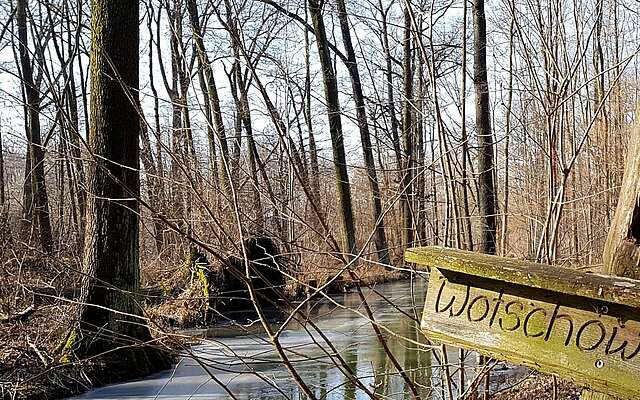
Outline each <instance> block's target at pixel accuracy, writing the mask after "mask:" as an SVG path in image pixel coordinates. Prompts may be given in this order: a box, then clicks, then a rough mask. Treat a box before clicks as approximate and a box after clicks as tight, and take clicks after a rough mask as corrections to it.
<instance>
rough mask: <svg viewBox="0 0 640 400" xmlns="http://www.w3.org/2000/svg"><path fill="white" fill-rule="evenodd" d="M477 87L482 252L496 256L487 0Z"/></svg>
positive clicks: (480, 5) (476, 36) (477, 51)
mask: <svg viewBox="0 0 640 400" xmlns="http://www.w3.org/2000/svg"><path fill="white" fill-rule="evenodd" d="M473 42H474V43H473V47H474V82H473V83H474V86H475V91H476V134H477V136H478V146H479V154H478V209H479V212H480V229H481V231H480V241H479V243H478V246H479V250H480V251H481V252H483V253H486V254H495V253H496V214H497V210H496V186H495V182H494V173H493V169H494V165H493V146H494V144H493V133H492V132H491V115H490V113H491V111H490V109H489V106H490V104H489V83H488V79H487V22H486V19H485V15H484V0H475V2H474V3H473Z"/></svg>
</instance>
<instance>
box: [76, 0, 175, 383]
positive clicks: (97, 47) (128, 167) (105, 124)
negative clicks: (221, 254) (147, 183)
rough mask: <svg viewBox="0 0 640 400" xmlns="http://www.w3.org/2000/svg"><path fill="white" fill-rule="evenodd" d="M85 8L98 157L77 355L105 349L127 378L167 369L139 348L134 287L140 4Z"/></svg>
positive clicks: (101, 0)
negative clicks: (89, 15) (88, 19)
mask: <svg viewBox="0 0 640 400" xmlns="http://www.w3.org/2000/svg"><path fill="white" fill-rule="evenodd" d="M91 6H92V10H91V11H92V19H91V117H92V118H91V121H90V125H91V126H90V129H89V138H88V142H89V148H90V149H91V151H92V152H93V153H94V154H95V156H96V157H95V158H94V160H93V163H91V164H90V166H89V168H88V174H87V188H88V192H89V194H90V196H89V197H88V199H87V200H88V201H87V207H88V208H87V222H86V235H85V254H84V272H85V275H84V277H85V278H84V279H83V285H82V293H81V299H82V304H83V306H82V308H81V310H80V330H81V332H82V335H78V336H79V338H80V346H79V347H78V350H79V351H78V354H79V355H81V356H85V357H86V356H95V355H98V354H102V353H103V352H105V351H108V352H109V353H108V355H107V356H106V357H107V358H108V359H109V360H110V361H111V362H113V363H115V364H117V365H118V366H122V368H123V370H127V372H128V373H134V374H137V375H144V374H148V373H149V372H151V371H154V370H158V369H161V368H164V367H167V366H168V364H167V362H166V361H165V360H164V358H163V357H161V354H160V353H159V352H158V351H156V350H152V349H151V348H148V347H144V346H142V347H138V346H139V345H140V344H145V343H147V342H149V341H150V340H152V338H151V334H150V332H149V328H148V327H147V324H146V321H145V320H144V319H143V318H142V309H141V307H140V302H139V299H137V298H136V294H137V292H138V291H139V286H140V265H139V230H140V227H139V217H138V212H139V208H138V202H137V200H136V199H137V198H138V197H139V194H140V178H139V172H138V169H139V163H140V154H139V146H138V141H139V138H140V116H139V112H140V109H139V99H138V83H139V57H140V54H139V49H138V46H139V19H138V18H139V9H138V6H139V2H138V1H135V0H93V1H92V3H91ZM116 76H117V77H118V79H113V78H112V77H116ZM132 198H135V199H132ZM128 346H136V347H128ZM128 376H130V375H128Z"/></svg>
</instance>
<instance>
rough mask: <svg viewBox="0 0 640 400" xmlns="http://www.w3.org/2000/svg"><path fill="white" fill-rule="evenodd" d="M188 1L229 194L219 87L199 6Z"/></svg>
mask: <svg viewBox="0 0 640 400" xmlns="http://www.w3.org/2000/svg"><path fill="white" fill-rule="evenodd" d="M186 1H187V11H188V13H189V22H190V24H191V30H192V32H193V40H194V42H195V47H196V54H197V56H198V64H199V68H200V69H202V70H203V71H204V78H205V83H206V88H204V89H205V90H206V91H207V95H208V97H209V101H210V102H211V112H212V113H213V121H214V129H215V131H216V135H217V136H218V140H219V141H220V150H221V152H222V160H221V162H220V181H221V186H222V189H223V193H225V194H227V195H228V191H229V184H230V181H229V180H230V174H229V167H230V166H229V162H230V160H229V146H228V144H227V138H226V133H225V129H224V123H223V121H222V111H221V110H220V97H219V96H218V88H217V86H216V81H215V79H214V76H213V71H212V69H211V63H210V62H209V57H208V56H207V52H206V50H205V47H204V41H203V39H202V29H201V27H200V17H199V14H198V6H197V5H196V2H195V0H186Z"/></svg>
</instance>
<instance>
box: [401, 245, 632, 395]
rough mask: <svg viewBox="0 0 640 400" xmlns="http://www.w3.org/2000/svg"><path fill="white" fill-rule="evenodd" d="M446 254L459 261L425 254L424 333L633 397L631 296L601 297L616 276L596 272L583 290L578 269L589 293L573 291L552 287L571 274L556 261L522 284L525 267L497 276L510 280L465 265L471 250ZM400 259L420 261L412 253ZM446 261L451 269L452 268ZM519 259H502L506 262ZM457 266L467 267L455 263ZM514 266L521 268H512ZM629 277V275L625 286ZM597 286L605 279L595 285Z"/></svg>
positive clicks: (423, 251)
mask: <svg viewBox="0 0 640 400" xmlns="http://www.w3.org/2000/svg"><path fill="white" fill-rule="evenodd" d="M415 250H416V249H412V250H411V251H413V254H416V252H415ZM419 250H420V253H421V254H427V253H429V252H433V253H437V254H438V257H443V254H444V253H448V250H443V249H442V248H421V249H419ZM407 253H409V252H407ZM452 253H455V254H456V256H457V257H460V256H462V257H461V258H462V259H463V260H459V261H456V262H454V261H455V260H454V258H455V257H454V258H452V257H453V256H451V254H449V256H448V257H449V258H448V262H443V263H438V262H433V259H434V258H436V259H437V257H435V256H433V254H432V255H431V259H432V260H431V261H429V264H427V265H428V266H430V267H432V268H431V275H430V279H429V289H428V292H427V299H426V303H425V309H424V314H423V318H422V325H421V328H422V329H423V331H425V332H426V333H427V335H428V336H429V337H431V338H432V339H434V340H437V341H440V342H443V343H447V344H452V345H456V346H460V347H465V348H469V349H473V350H476V351H478V352H480V353H483V354H486V355H489V356H491V357H494V358H496V359H500V360H504V361H509V362H512V363H516V364H522V365H527V366H530V367H532V368H534V369H537V370H539V371H542V372H546V373H551V374H556V375H558V376H560V377H562V378H565V379H569V380H572V381H574V382H576V383H578V384H581V385H584V386H587V387H590V388H592V389H594V390H597V391H601V392H603V393H608V394H612V395H616V396H619V397H621V398H628V399H632V398H633V399H637V398H640V385H638V379H639V378H640V309H638V308H637V307H636V304H635V302H632V304H631V305H630V304H623V303H616V302H612V301H607V300H605V298H606V299H608V298H610V297H609V296H606V297H603V296H602V294H603V293H604V291H605V289H607V290H608V289H609V287H608V286H606V284H605V282H604V281H605V280H606V279H611V280H612V282H614V281H616V282H617V281H619V279H618V278H609V277H603V276H599V277H598V278H597V280H596V281H597V283H596V286H594V287H593V288H587V286H588V283H587V282H588V281H589V279H588V278H590V275H591V274H585V273H580V272H577V273H578V274H583V275H587V276H582V277H581V279H580V282H581V284H580V285H581V288H582V289H581V290H579V291H577V292H580V293H585V292H586V293H589V294H591V296H583V295H575V294H570V293H567V290H558V284H557V282H556V281H557V280H558V279H564V280H565V281H566V282H564V283H562V284H561V285H560V287H561V288H566V287H570V286H571V285H572V282H571V281H569V280H570V279H572V278H574V277H575V276H574V275H573V274H570V275H566V274H565V275H562V274H558V270H557V269H556V268H555V267H551V266H544V267H545V268H544V269H546V270H548V271H549V273H548V274H545V271H544V269H542V268H540V269H538V270H536V271H535V282H536V284H535V285H533V286H529V285H527V284H526V283H527V282H528V279H529V277H528V275H527V274H526V273H524V274H521V273H518V274H517V276H518V277H519V278H518V279H505V280H501V279H500V278H501V277H505V276H507V277H508V276H511V278H513V277H514V275H513V270H511V271H506V272H505V271H501V269H502V267H500V266H496V265H493V266H492V268H489V272H488V273H487V274H482V270H484V268H479V267H478V268H473V267H470V265H471V264H473V262H474V261H473V258H475V256H476V254H475V253H467V252H460V251H458V250H452ZM465 253H467V254H465ZM494 258H497V257H494ZM407 259H410V260H411V261H413V262H419V263H420V261H419V260H416V259H415V258H414V257H407ZM502 260H505V259H502ZM451 263H454V264H456V265H457V266H458V267H456V268H451V267H450V265H451ZM518 263H519V262H518V261H515V260H509V265H510V266H509V268H514V265H517V264H518ZM462 264H464V265H466V267H465V268H461V267H460V265H462ZM522 264H524V265H526V264H527V263H526V262H524V263H522ZM529 264H531V263H529ZM423 265H424V264H423ZM536 265H538V266H542V265H541V264H536ZM476 267H477V266H476ZM452 269H453V270H452ZM515 269H516V270H518V271H520V272H522V271H521V270H520V269H519V267H518V266H516V267H515ZM469 270H473V271H474V273H475V274H470V273H468V271H469ZM561 271H562V270H561ZM573 272H576V271H572V273H573ZM487 275H488V276H487ZM545 279H546V280H548V281H549V282H548V284H547V283H545ZM514 281H515V282H514ZM636 283H637V281H632V280H629V284H633V285H635V284H636ZM600 285H605V286H604V287H603V288H602V290H600V289H599V287H601V286H600ZM545 287H549V288H545ZM627 288H628V287H627ZM609 293H610V296H614V295H613V294H611V291H610V292H609ZM598 297H600V298H598Z"/></svg>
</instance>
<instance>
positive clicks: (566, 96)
mask: <svg viewBox="0 0 640 400" xmlns="http://www.w3.org/2000/svg"><path fill="white" fill-rule="evenodd" d="M639 14H640V5H639V3H638V2H635V1H630V0H587V1H585V2H584V3H583V2H578V1H575V0H469V1H467V0H430V1H427V0H294V1H290V0H142V1H140V0H91V1H90V2H87V1H82V0H76V1H72V0H5V1H3V2H2V3H0V104H1V106H0V107H1V112H0V396H1V397H2V398H6V399H26V398H33V399H49V398H63V397H65V396H71V395H76V394H79V393H81V392H85V391H87V390H90V389H92V388H94V387H98V386H101V385H104V384H109V383H114V382H121V381H125V380H129V379H132V378H139V377H144V376H147V375H149V374H151V373H154V372H157V371H161V370H166V369H169V368H171V366H172V365H174V371H178V372H176V375H177V376H181V375H180V372H179V371H182V370H181V369H180V368H182V361H179V360H182V359H188V360H191V362H192V365H193V366H194V367H193V368H196V367H197V368H200V369H201V370H202V371H201V372H199V374H200V375H198V376H199V377H200V378H202V379H203V382H207V385H209V384H211V385H212V386H215V387H216V389H207V390H211V392H206V393H207V394H208V396H209V397H207V398H243V399H244V398H246V399H249V398H265V399H270V398H273V399H281V398H282V399H284V398H291V399H293V398H296V399H298V398H300V399H302V398H305V399H306V398H309V399H316V398H318V399H320V398H329V399H356V398H357V399H360V398H363V399H364V398H405V397H406V398H414V399H434V400H435V399H449V400H454V399H473V398H484V399H489V398H495V399H502V398H504V399H523V400H524V399H530V398H536V399H547V398H548V399H554V400H555V399H578V398H580V390H579V388H578V387H577V386H574V384H572V383H569V382H566V381H564V380H558V379H557V378H556V377H555V376H554V377H550V376H547V375H544V374H538V373H532V372H530V371H529V370H523V369H521V368H520V367H513V366H511V365H506V364H505V365H503V364H501V363H499V362H498V361H497V360H494V359H493V358H491V357H485V356H483V355H480V354H476V353H475V352H472V351H468V350H463V349H458V348H454V347H451V346H448V345H447V346H445V345H437V344H434V343H432V342H431V341H430V340H429V339H428V338H427V337H424V335H421V333H420V328H419V326H420V321H421V316H420V315H421V312H422V304H424V297H425V293H426V287H427V284H426V282H427V281H428V279H429V274H428V273H427V272H428V268H426V269H425V268H424V267H422V268H421V267H419V266H416V265H415V264H414V263H412V262H408V261H406V260H405V251H406V250H407V249H411V248H416V247H421V246H443V247H448V248H454V249H460V250H466V251H474V252H479V253H484V254H489V255H498V256H502V257H510V258H514V259H519V260H526V261H528V262H532V263H537V264H547V265H548V266H549V268H555V267H563V268H571V269H576V270H579V271H587V272H602V271H603V270H604V271H605V272H609V273H610V274H611V275H626V276H631V277H633V278H638V277H640V273H639V272H640V271H638V270H637V259H634V260H635V261H632V264H633V263H635V264H633V265H632V266H633V268H629V269H624V268H622V269H617V270H616V269H615V268H613V267H611V265H612V263H613V264H615V263H616V262H617V261H611V260H612V259H615V257H614V256H611V254H610V253H611V252H610V251H609V250H607V249H608V248H611V243H612V241H613V240H614V239H613V238H612V233H611V232H613V231H615V232H622V231H624V232H623V233H622V234H623V235H627V236H625V237H626V238H627V239H628V240H631V241H633V242H634V243H636V244H637V243H638V241H639V239H638V237H640V236H638V235H640V234H639V233H637V232H640V230H638V229H640V228H638V226H637V225H638V224H640V221H636V219H637V216H636V208H637V207H638V202H637V197H635V198H634V197H633V196H634V195H635V194H637V192H634V191H633V190H634V189H633V188H634V186H633V185H634V184H636V183H634V182H635V181H633V182H632V178H631V177H629V178H627V177H626V175H625V162H626V163H627V169H628V170H631V169H633V168H637V166H636V165H635V164H634V163H633V162H632V161H633V160H634V158H633V157H632V156H633V155H634V153H633V152H634V151H635V150H634V149H635V147H634V146H633V144H632V143H633V138H634V133H633V132H634V131H633V128H634V120H635V119H636V105H637V104H638V95H639V89H640V85H639V82H640V81H639V74H640V59H639V58H638V57H637V54H638V52H639V51H640V28H639V24H638V22H639V21H640V16H639ZM638 134H640V133H638ZM638 140H640V139H638ZM627 151H629V156H628V157H627ZM639 151H640V150H639ZM638 159H640V154H639V155H638ZM628 174H629V175H630V174H631V173H630V172H628ZM623 176H624V177H625V182H627V181H628V183H625V184H624V185H623ZM639 176H640V172H639ZM621 187H625V188H626V189H624V190H621ZM625 196H626V197H625ZM619 197H620V199H621V200H620V203H619V202H618V199H619ZM623 199H624V200H623ZM634 199H635V200H634ZM616 205H618V211H616ZM623 205H624V207H627V209H629V210H632V212H630V213H629V215H628V218H627V219H626V220H625V221H627V222H624V221H622V220H621V218H623V217H617V215H618V213H620V212H621V211H620V210H621V207H622V206H623ZM625 223H627V225H624V224H625ZM614 228H615V229H614ZM608 235H609V236H610V237H609V238H608ZM603 249H605V253H604V254H605V255H604V257H603ZM607 251H609V253H607ZM634 254H635V253H634ZM612 257H613V258H612ZM616 260H617V259H616ZM552 266H553V267H552ZM632 270H633V271H632ZM634 275H637V276H634ZM441 290H442V289H441ZM407 296H408V297H407ZM450 305H451V304H450ZM436 308H437V306H436ZM469 309H471V306H469ZM487 310H488V307H487ZM388 314H390V315H392V316H391V317H390V316H389V315H388ZM494 316H495V314H494ZM341 318H347V319H348V320H349V321H352V318H356V319H355V320H353V321H352V322H345V324H344V326H343V325H340V327H339V328H336V327H335V326H334V325H327V324H329V323H331V324H334V323H336V324H337V323H338V322H336V321H342V319H341ZM387 318H391V319H387ZM469 318H471V317H469ZM354 321H355V322H354ZM350 324H351V325H353V326H350ZM357 324H360V325H357ZM355 325H357V326H358V327H360V328H361V329H365V328H364V327H366V329H367V334H363V335H364V336H363V337H360V336H358V335H359V334H360V333H358V335H356V333H355V332H356V330H357V329H356V327H355ZM335 329H337V331H335ZM351 329H353V330H351ZM549 329H551V328H549ZM292 332H293V333H292ZM336 332H339V333H340V335H343V334H344V335H346V336H349V335H352V336H353V337H357V338H359V339H358V340H356V341H355V342H353V343H351V342H348V343H345V342H343V341H342V340H344V339H340V340H337V339H335V340H337V341H334V336H332V335H334V334H337V333H336ZM615 332H616V331H614V333H613V335H614V336H615V334H616V333H615ZM525 333H526V326H525ZM578 336H579V335H578ZM219 337H220V338H223V337H224V338H227V337H228V338H231V339H228V340H229V341H228V342H225V341H224V340H227V339H220V340H221V342H218V340H217V339H218V338H219ZM244 337H247V338H253V339H254V340H255V342H256V343H257V344H256V345H255V347H254V348H253V350H255V351H254V352H250V353H246V354H244V353H242V351H240V350H238V349H239V348H237V347H234V346H249V345H247V344H246V343H244V342H242V338H244ZM354 340H355V339H354ZM298 341H302V342H304V345H300V346H301V348H300V349H297V347H296V346H297V344H296V343H298ZM611 341H613V338H612V339H611ZM236 342H238V343H236ZM216 343H222V344H216ZM200 346H205V347H204V350H203V349H202V348H201V347H200ZM216 346H218V347H220V348H223V347H224V348H225V349H226V350H219V349H218V347H216ZM305 346H310V347H313V348H314V350H313V352H311V350H309V352H305V351H306V350H305V349H306V347H305ZM367 346H369V347H371V348H369V347H367ZM610 346H611V343H609V347H610ZM249 347H251V346H249ZM352 347H357V348H358V349H357V350H356V351H355V353H354V352H353V351H352V350H350V349H352ZM212 348H214V349H218V350H215V351H220V352H221V354H220V355H213V356H212V355H211V354H209V353H210V352H211V353H215V351H214V350H211V349H212ZM363 349H365V350H363ZM366 349H368V350H366ZM371 349H375V355H371V354H369V353H366V354H365V353H363V352H365V351H374V350H371ZM307 350H308V349H307ZM607 351H608V350H607ZM222 353H224V354H222ZM312 353H313V354H312ZM216 354H217V353H216ZM372 354H373V353H372ZM623 354H624V353H623ZM209 356H210V357H209ZM350 356H354V357H356V359H355V361H353V360H352V359H351V358H350ZM212 357H213V358H212ZM358 357H359V358H358ZM623 357H624V356H623ZM177 360H178V361H177ZM319 360H322V362H321V364H323V365H325V364H326V366H325V367H323V368H326V370H325V369H323V370H322V372H319V370H316V369H313V368H311V367H310V364H312V363H314V362H320V361H319ZM176 362H177V364H176ZM263 364H265V365H269V366H271V367H269V368H272V370H273V371H272V370H270V369H269V368H267V367H263V366H262V365H263ZM176 365H177V366H176ZM189 365H191V364H189ZM363 365H364V366H363ZM502 367H504V369H505V370H508V371H510V372H508V373H505V376H507V375H508V377H507V378H504V379H505V382H506V383H505V382H503V381H501V380H499V379H498V378H496V376H497V375H500V374H499V373H497V372H496V371H499V370H501V368H502ZM274 371H276V372H274ZM317 374H320V375H317ZM322 374H325V375H326V374H328V376H329V377H333V378H326V376H325V375H322ZM523 374H524V375H526V378H523V379H522V381H527V382H528V383H525V384H524V385H521V382H520V381H521V379H520V377H521V376H520V375H523ZM245 375H248V376H251V382H252V383H251V384H255V385H258V383H257V382H259V383H260V385H262V386H260V388H261V389H260V390H264V391H263V392H260V393H261V394H258V393H252V392H251V391H250V390H248V389H242V388H241V386H237V385H238V384H237V383H234V379H236V378H238V377H242V378H238V379H245V378H244V376H245ZM272 375H273V376H272ZM319 376H320V377H319ZM322 376H325V377H322ZM246 379H249V378H246ZM331 379H334V380H337V383H336V382H333V383H331V382H332V381H331ZM500 379H503V377H502V375H500ZM284 381H286V382H287V383H286V384H285V383H282V382H284ZM143 382H146V381H143ZM318 382H324V383H318ZM532 382H533V383H532ZM518 384H519V385H520V387H524V389H523V390H520V391H519V390H517V387H518ZM185 385H192V387H191V389H193V391H194V393H195V392H197V390H200V389H199V387H198V383H193V382H191V383H188V384H185ZM202 385H205V384H204V383H202ZM234 385H236V386H234ZM336 385H337V386H336ZM527 385H529V387H528V390H527ZM512 386H513V387H512ZM207 387H208V386H207ZM121 390H122V391H123V392H122V393H123V394H122V395H123V396H132V397H122V398H132V399H133V398H140V397H135V396H136V394H135V393H136V392H135V391H132V392H130V393H129V392H127V390H129V389H127V386H126V385H125V386H123V389H121ZM131 390H133V389H131ZM153 390H155V389H153ZM181 390H182V389H181ZM185 390H186V389H185ZM216 390H217V391H218V392H216ZM252 390H253V389H252ZM256 390H257V389H256ZM91 393H93V392H89V393H88V394H87V396H93V395H92V394H91ZM189 393H190V394H193V393H191V392H189ZM399 393H400V394H401V395H400V394H399ZM155 394H156V393H153V395H155ZM190 394H183V395H184V397H179V396H178V395H177V394H174V395H173V396H175V397H167V398H185V399H186V398H189V397H188V396H189V395H190ZM96 396H99V394H96ZM170 396H171V395H170ZM216 396H217V397H216ZM252 396H253V397H252ZM403 396H404V397H403ZM501 396H502V397H501ZM589 396H590V395H589V394H584V393H583V395H582V398H588V399H591V397H589ZM86 398H95V399H97V398H101V397H86ZM118 398H119V397H118ZM594 399H595V397H594Z"/></svg>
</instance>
